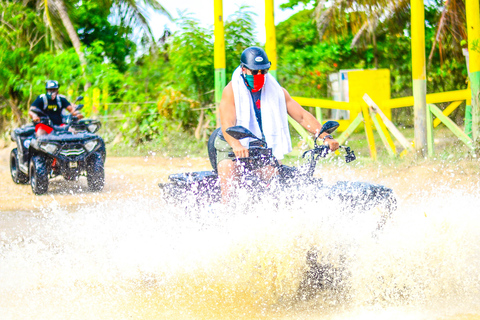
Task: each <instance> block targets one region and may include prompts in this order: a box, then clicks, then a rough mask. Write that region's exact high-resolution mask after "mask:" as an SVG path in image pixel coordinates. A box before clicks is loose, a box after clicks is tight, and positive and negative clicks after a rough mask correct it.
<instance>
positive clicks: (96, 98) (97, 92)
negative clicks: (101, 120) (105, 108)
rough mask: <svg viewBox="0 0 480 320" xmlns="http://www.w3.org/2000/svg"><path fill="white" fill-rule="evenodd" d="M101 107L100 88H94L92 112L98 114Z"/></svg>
mask: <svg viewBox="0 0 480 320" xmlns="http://www.w3.org/2000/svg"><path fill="white" fill-rule="evenodd" d="M99 109H100V89H98V88H93V94H92V113H93V114H94V115H97V114H98V111H99Z"/></svg>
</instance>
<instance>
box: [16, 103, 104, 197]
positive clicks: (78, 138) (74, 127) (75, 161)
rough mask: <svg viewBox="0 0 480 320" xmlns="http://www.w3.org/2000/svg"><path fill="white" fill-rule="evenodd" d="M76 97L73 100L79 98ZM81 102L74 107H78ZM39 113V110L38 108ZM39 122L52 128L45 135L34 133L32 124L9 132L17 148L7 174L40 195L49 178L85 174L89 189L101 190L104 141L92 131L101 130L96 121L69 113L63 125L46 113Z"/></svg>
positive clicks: (74, 177) (46, 189) (79, 107)
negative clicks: (28, 185) (38, 135)
mask: <svg viewBox="0 0 480 320" xmlns="http://www.w3.org/2000/svg"><path fill="white" fill-rule="evenodd" d="M81 99H82V97H79V98H77V100H75V102H76V101H78V100H81ZM82 107H83V105H79V106H77V108H76V110H80V109H81V108H82ZM37 112H38V111H37ZM39 115H40V116H41V117H40V123H44V124H46V125H48V126H50V127H52V128H53V129H54V130H53V131H52V132H51V133H50V134H47V135H43V136H40V137H38V138H37V137H36V136H35V124H33V125H26V126H23V127H21V128H17V129H15V130H14V131H13V132H12V134H11V139H12V141H14V142H16V144H17V148H14V149H13V150H12V152H11V153H10V173H11V175H12V179H13V181H14V182H15V183H17V184H27V183H28V182H29V181H30V184H31V186H32V191H33V192H34V193H35V194H37V195H41V194H44V193H46V192H47V191H48V182H49V179H50V178H54V177H56V176H59V175H61V176H63V177H64V178H65V179H66V180H77V179H78V177H79V176H81V175H86V176H87V182H88V188H89V190H91V191H101V190H102V189H103V185H104V181H105V172H104V163H105V157H106V151H105V143H104V141H103V139H102V138H101V137H100V136H98V135H96V134H95V133H96V132H97V131H98V130H99V129H100V127H101V123H100V122H99V121H98V120H90V119H81V120H78V119H77V118H76V117H73V116H68V119H67V123H66V125H63V126H55V125H52V124H51V122H50V119H49V118H48V117H47V116H46V115H45V114H43V115H42V114H39Z"/></svg>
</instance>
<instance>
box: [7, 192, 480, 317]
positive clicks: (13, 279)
mask: <svg viewBox="0 0 480 320" xmlns="http://www.w3.org/2000/svg"><path fill="white" fill-rule="evenodd" d="M479 207H480V193H479V192H478V191H469V192H465V191H460V190H455V189H444V190H436V191H435V192H425V193H423V194H419V195H418V197H417V198H416V199H415V201H403V200H402V199H401V198H400V199H399V209H398V210H397V212H396V213H395V215H394V218H393V219H392V220H391V221H389V223H388V224H387V225H386V227H385V230H384V231H383V232H382V233H381V234H378V235H377V236H376V237H372V230H373V229H374V227H375V221H376V217H375V216H374V215H373V214H368V215H356V216H355V215H354V216H352V215H351V214H347V215H345V214H341V213H340V212H338V209H337V208H338V207H337V206H336V204H335V203H333V202H326V201H316V202H312V201H311V202H307V203H305V202H298V203H293V204H290V205H286V204H280V205H279V206H278V207H272V200H271V199H265V201H264V202H263V203H261V204H259V205H257V206H254V207H251V206H250V207H248V208H247V207H246V206H244V207H242V209H238V208H237V210H236V211H235V212H233V211H232V210H230V209H228V208H223V207H220V206H213V207H210V208H205V209H201V210H200V209H199V210H190V211H188V212H186V211H185V210H184V208H181V207H175V206H172V205H166V204H165V203H163V202H162V201H160V200H157V199H153V198H150V197H146V196H136V197H131V198H128V199H124V200H108V199H107V200H104V201H101V202H98V203H96V204H85V205H81V206H75V207H72V206H62V205H60V204H58V203H57V202H56V201H55V199H54V198H52V201H51V203H50V204H49V205H48V206H46V207H43V208H40V209H38V210H33V211H25V212H10V213H4V214H2V217H1V225H2V228H1V231H0V315H1V316H0V318H1V319H66V318H68V319H167V318H168V319H306V318H308V319H450V318H462V319H474V318H475V319H478V316H476V315H478V314H480V291H479V290H480V273H479V272H478V271H479V270H480V248H479V246H480V233H479V232H478V230H479V229H480V215H479V211H480V210H479V209H478V208H479ZM312 249H315V251H316V252H318V262H319V263H320V264H321V265H329V266H330V268H336V270H338V272H337V273H336V274H335V275H336V278H335V281H334V284H333V285H330V286H327V287H326V288H322V289H321V290H317V289H315V288H312V287H311V286H308V285H305V283H306V282H305V281H306V280H305V274H306V271H308V270H309V268H308V266H307V259H306V257H307V253H308V252H309V251H311V250H312Z"/></svg>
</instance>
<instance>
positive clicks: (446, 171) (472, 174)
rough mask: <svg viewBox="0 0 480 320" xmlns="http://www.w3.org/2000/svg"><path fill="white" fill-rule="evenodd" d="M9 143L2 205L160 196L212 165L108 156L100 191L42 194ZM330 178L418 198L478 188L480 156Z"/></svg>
mask: <svg viewBox="0 0 480 320" xmlns="http://www.w3.org/2000/svg"><path fill="white" fill-rule="evenodd" d="M10 150H11V148H3V149H0V181H1V184H0V210H2V211H17V210H22V211H28V210H35V209H36V208H42V207H45V206H47V205H48V204H49V203H51V202H52V201H53V200H55V201H57V202H58V203H59V204H60V205H65V206H69V205H72V206H76V205H82V204H88V203H94V202H98V201H102V200H106V199H120V198H125V197H131V196H135V195H139V194H141V195H142V196H146V197H157V196H160V193H161V191H160V189H159V187H158V183H159V182H166V181H167V177H168V175H169V174H171V173H176V172H188V171H200V170H210V163H209V161H208V159H207V158H195V159H190V158H184V159H178V158H174V159H168V158H162V157H155V156H149V157H108V156H107V160H106V165H105V175H106V182H105V188H104V190H103V191H102V192H100V193H92V192H90V191H88V189H87V181H86V178H84V177H81V178H80V180H79V181H77V182H75V181H73V182H71V181H65V180H64V179H63V178H62V177H57V178H55V179H53V180H50V185H49V192H48V194H46V195H43V196H36V195H34V194H33V193H32V190H31V187H30V185H29V184H27V185H16V184H15V183H13V181H12V179H11V177H10V171H9V170H10V169H9V155H10ZM316 174H317V175H319V176H322V177H323V178H324V179H325V180H326V181H327V182H332V183H333V182H335V181H338V180H360V181H370V182H375V183H379V184H383V185H386V186H389V187H390V188H392V189H393V190H394V191H395V193H396V194H397V196H398V198H399V200H401V201H402V200H403V201H420V200H419V199H420V197H417V196H416V195H418V194H423V193H424V192H428V191H431V190H434V189H445V190H448V189H452V188H454V189H461V190H464V191H465V192H471V191H473V190H478V189H479V188H480V161H478V160H460V161H459V160H457V161H423V160H422V161H410V163H409V161H408V160H406V161H404V162H402V163H400V164H397V165H395V164H393V163H392V165H384V164H383V165H382V164H379V163H365V162H363V163H361V162H353V163H350V164H342V163H341V162H337V165H324V166H321V167H320V169H319V170H317V173H316Z"/></svg>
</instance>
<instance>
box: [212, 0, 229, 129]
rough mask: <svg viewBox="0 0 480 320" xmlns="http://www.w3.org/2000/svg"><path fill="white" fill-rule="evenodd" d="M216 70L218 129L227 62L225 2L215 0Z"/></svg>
mask: <svg viewBox="0 0 480 320" xmlns="http://www.w3.org/2000/svg"><path fill="white" fill-rule="evenodd" d="M214 16H215V21H214V28H215V31H214V34H215V43H214V68H215V103H216V105H217V127H218V126H220V119H219V118H218V105H219V104H220V101H221V100H222V92H223V88H225V85H226V84H227V82H226V77H227V76H226V71H225V68H226V62H225V35H224V27H223V1H222V0H214Z"/></svg>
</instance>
